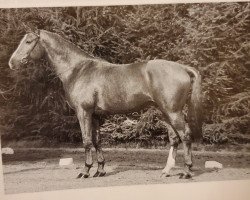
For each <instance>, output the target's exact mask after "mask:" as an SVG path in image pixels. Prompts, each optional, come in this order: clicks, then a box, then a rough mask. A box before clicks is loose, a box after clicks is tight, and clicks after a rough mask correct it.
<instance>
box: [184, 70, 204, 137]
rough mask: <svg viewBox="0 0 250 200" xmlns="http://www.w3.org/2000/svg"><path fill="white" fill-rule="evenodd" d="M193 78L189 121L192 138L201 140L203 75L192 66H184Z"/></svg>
mask: <svg viewBox="0 0 250 200" xmlns="http://www.w3.org/2000/svg"><path fill="white" fill-rule="evenodd" d="M184 68H185V70H186V71H187V73H188V74H189V75H190V76H191V78H192V91H191V98H190V103H189V105H188V117H187V118H188V123H189V126H190V129H191V132H192V133H191V134H192V138H193V139H194V140H195V141H199V140H200V139H201V138H202V116H201V75H200V74H199V72H198V71H197V70H196V69H195V68H192V67H189V66H184Z"/></svg>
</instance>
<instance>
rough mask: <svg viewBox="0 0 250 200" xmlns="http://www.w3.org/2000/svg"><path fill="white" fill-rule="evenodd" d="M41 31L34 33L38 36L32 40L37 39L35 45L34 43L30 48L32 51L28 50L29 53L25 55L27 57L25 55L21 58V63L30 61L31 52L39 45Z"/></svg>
mask: <svg viewBox="0 0 250 200" xmlns="http://www.w3.org/2000/svg"><path fill="white" fill-rule="evenodd" d="M38 31H39V32H38V33H34V34H35V35H36V36H37V37H36V38H35V39H34V40H32V41H31V43H32V42H33V41H36V42H35V43H34V45H33V47H32V48H31V49H30V51H29V52H28V54H27V56H25V57H23V58H22V59H21V63H22V64H24V65H25V64H27V63H28V62H29V57H30V54H31V52H32V51H33V50H34V48H35V47H36V45H37V43H38V41H39V39H40V30H38Z"/></svg>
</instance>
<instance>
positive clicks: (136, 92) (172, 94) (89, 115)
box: [9, 30, 201, 178]
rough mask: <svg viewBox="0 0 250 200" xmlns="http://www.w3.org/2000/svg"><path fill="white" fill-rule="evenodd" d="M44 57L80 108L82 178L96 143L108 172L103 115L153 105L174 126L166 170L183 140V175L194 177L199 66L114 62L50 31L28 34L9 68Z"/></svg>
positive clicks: (100, 163) (101, 171)
mask: <svg viewBox="0 0 250 200" xmlns="http://www.w3.org/2000/svg"><path fill="white" fill-rule="evenodd" d="M43 56H46V57H47V59H48V60H49V61H50V64H51V66H53V68H54V70H55V72H56V74H57V75H58V77H59V78H60V79H61V81H62V83H63V86H64V89H65V91H66V96H67V98H68V101H69V103H70V105H71V107H73V108H74V109H75V111H76V114H77V117H78V120H79V123H80V127H81V132H82V138H83V143H84V148H85V167H84V168H83V171H82V173H80V174H79V175H78V177H79V178H80V177H84V178H87V177H89V175H90V174H89V170H90V168H91V167H92V164H93V161H92V154H91V148H92V146H94V147H95V149H96V153H97V162H98V168H97V172H96V173H95V175H94V177H97V176H104V175H105V173H106V172H105V171H104V157H103V152H102V148H101V143H100V133H99V122H98V115H99V114H118V113H120V114H122V113H123V114H125V113H129V112H134V111H138V110H140V109H142V108H143V107H145V106H147V105H149V104H153V105H155V106H157V107H158V108H159V109H160V110H161V112H162V113H163V115H164V116H165V119H166V121H167V122H168V124H169V125H170V126H169V136H170V143H171V148H170V151H169V156H168V159H167V164H166V167H165V168H164V169H163V170H162V174H163V175H166V176H169V174H170V170H171V168H172V167H174V166H175V157H176V153H177V146H178V144H179V143H180V142H182V143H183V148H184V158H185V170H184V174H183V175H184V178H190V177H191V174H192V173H191V167H192V155H191V139H192V138H194V139H197V138H200V137H201V121H200V116H199V110H200V85H201V84H200V82H201V77H200V75H199V73H198V72H197V71H196V70H195V69H194V68H191V67H189V66H185V65H181V64H178V63H175V62H170V61H166V60H150V61H145V62H141V63H134V64H121V65H118V64H111V63H109V62H107V61H104V60H101V59H97V58H94V57H92V56H89V55H87V54H86V53H84V52H83V51H82V50H81V49H79V48H78V47H76V46H75V45H73V44H72V43H70V42H68V41H66V40H65V39H63V38H62V37H61V36H59V35H57V34H55V33H51V32H48V31H45V30H40V31H37V32H31V33H28V34H26V35H25V36H24V37H23V39H22V40H21V42H20V44H19V46H18V48H17V49H16V51H15V52H14V53H13V55H12V56H11V58H10V61H9V66H10V68H11V69H18V68H19V67H20V66H23V65H25V64H27V63H28V62H29V61H30V60H37V59H40V58H42V57H43ZM190 91H191V95H189V93H190ZM190 96H191V97H190ZM189 97H190V98H189ZM189 99H190V103H189V118H190V119H191V120H190V122H192V123H189V124H190V126H189V125H188V123H186V122H185V119H184V114H183V107H184V105H185V104H186V103H187V102H188V101H189ZM191 124H193V125H192V126H191ZM190 130H192V131H190Z"/></svg>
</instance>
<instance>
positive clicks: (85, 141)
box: [83, 139, 93, 150]
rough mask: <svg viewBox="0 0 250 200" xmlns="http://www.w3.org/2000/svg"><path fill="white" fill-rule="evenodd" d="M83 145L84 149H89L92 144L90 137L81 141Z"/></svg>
mask: <svg viewBox="0 0 250 200" xmlns="http://www.w3.org/2000/svg"><path fill="white" fill-rule="evenodd" d="M83 146H84V148H85V150H90V149H91V148H92V146H93V142H92V140H90V139H85V140H84V142H83Z"/></svg>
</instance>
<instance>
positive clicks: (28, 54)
mask: <svg viewBox="0 0 250 200" xmlns="http://www.w3.org/2000/svg"><path fill="white" fill-rule="evenodd" d="M43 54H44V48H43V47H42V46H41V44H40V32H37V33H35V32H30V33H27V34H26V35H25V36H24V37H23V39H22V40H21V42H20V44H19V46H18V47H17V49H16V51H15V52H14V53H13V54H12V56H11V58H10V60H9V66H10V68H11V69H19V68H20V66H22V65H25V64H27V63H28V62H29V61H30V60H36V59H40V58H41V57H42V56H43Z"/></svg>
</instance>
